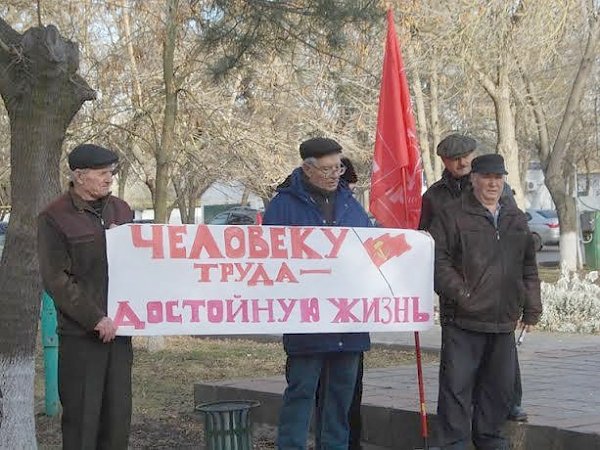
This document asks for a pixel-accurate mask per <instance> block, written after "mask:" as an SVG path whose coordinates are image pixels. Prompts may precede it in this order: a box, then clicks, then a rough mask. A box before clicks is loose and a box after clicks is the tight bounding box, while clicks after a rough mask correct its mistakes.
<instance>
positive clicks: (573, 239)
mask: <svg viewBox="0 0 600 450" xmlns="http://www.w3.org/2000/svg"><path fill="white" fill-rule="evenodd" d="M572 167H573V166H572V165H571V164H568V163H566V161H565V164H563V170H562V173H561V175H559V176H554V175H550V176H547V177H546V186H547V187H548V190H549V191H550V195H551V196H552V200H553V201H554V204H555V205H556V211H557V212H558V220H559V223H560V264H561V268H563V269H566V270H570V271H573V270H577V268H578V263H577V261H578V258H577V246H578V245H579V232H578V229H577V203H576V201H575V198H574V196H573V194H572V192H573V191H572V189H577V186H574V177H575V172H574V169H573V168H572ZM565 180H572V181H571V182H570V183H568V182H566V181H565Z"/></svg>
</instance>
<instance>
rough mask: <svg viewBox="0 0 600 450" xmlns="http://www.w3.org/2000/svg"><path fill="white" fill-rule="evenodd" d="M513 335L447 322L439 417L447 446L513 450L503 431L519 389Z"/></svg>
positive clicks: (441, 359)
mask: <svg viewBox="0 0 600 450" xmlns="http://www.w3.org/2000/svg"><path fill="white" fill-rule="evenodd" d="M515 353H516V349H515V338H514V333H513V332H511V333H479V332H475V331H468V330H463V329H461V328H458V327H456V326H454V325H444V326H442V351H441V355H440V389H439V395H438V418H439V421H440V425H441V430H440V431H441V435H442V448H444V449H452V450H454V449H456V450H459V449H460V450H462V449H466V448H467V446H468V442H469V441H470V440H471V439H472V440H473V443H474V444H475V448H477V450H503V449H508V443H507V441H506V440H505V439H504V438H503V437H502V435H501V428H502V425H503V424H504V423H505V422H506V419H507V417H508V413H509V410H510V408H511V406H512V404H513V398H514V392H515V370H516V368H515V362H516V357H515Z"/></svg>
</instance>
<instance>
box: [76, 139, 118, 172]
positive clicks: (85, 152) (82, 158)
mask: <svg viewBox="0 0 600 450" xmlns="http://www.w3.org/2000/svg"><path fill="white" fill-rule="evenodd" d="M118 161H119V157H118V156H117V154H116V153H115V152H113V151H111V150H109V149H107V148H104V147H100V146H99V145H95V144H81V145H78V146H77V147H75V148H74V149H73V151H71V153H69V168H70V169H71V170H75V169H100V168H102V167H106V166H110V165H111V164H115V163H116V162H118Z"/></svg>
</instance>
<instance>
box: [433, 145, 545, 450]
mask: <svg viewBox="0 0 600 450" xmlns="http://www.w3.org/2000/svg"><path fill="white" fill-rule="evenodd" d="M504 175H506V170H505V167H504V159H503V158H502V156H500V155H497V154H491V155H483V156H479V157H477V158H475V159H474V160H473V162H472V170H471V176H470V177H471V185H472V189H464V190H463V192H462V194H461V196H460V197H459V198H457V199H454V200H451V201H450V202H449V203H448V204H446V205H444V206H442V207H441V208H440V209H439V210H438V211H436V214H435V216H434V218H433V223H432V224H431V226H430V228H429V231H430V232H431V235H432V236H433V238H434V239H435V290H436V292H437V293H438V294H439V296H440V322H441V324H442V349H441V354H440V382H439V394H438V418H439V422H440V426H441V436H442V448H444V449H446V450H466V448H467V446H468V442H469V440H471V439H472V440H473V443H474V444H475V448H477V449H481V450H488V449H489V450H508V448H509V446H508V442H507V441H506V440H505V439H504V438H503V437H502V436H501V433H500V430H501V428H502V426H503V424H504V422H505V421H506V419H507V417H508V414H509V411H510V408H511V406H512V402H513V395H514V382H515V381H514V380H515V363H516V348H515V338H514V330H515V327H517V325H519V326H522V327H524V328H525V329H526V331H530V330H531V329H532V327H533V326H534V325H535V324H536V323H537V322H538V320H539V317H540V315H541V313H542V304H541V299H540V280H539V278H538V273H537V264H536V259H535V248H534V243H533V237H532V235H531V232H530V231H529V228H528V226H527V219H526V218H525V215H524V214H523V212H522V211H520V210H519V209H518V208H517V206H516V204H515V202H514V201H511V200H510V199H508V198H507V197H503V196H502V192H503V190H504V185H505V183H504Z"/></svg>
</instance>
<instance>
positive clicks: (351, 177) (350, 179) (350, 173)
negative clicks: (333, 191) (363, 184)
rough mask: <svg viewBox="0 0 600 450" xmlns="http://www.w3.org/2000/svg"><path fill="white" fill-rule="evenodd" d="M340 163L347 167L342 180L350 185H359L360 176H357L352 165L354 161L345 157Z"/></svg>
mask: <svg viewBox="0 0 600 450" xmlns="http://www.w3.org/2000/svg"><path fill="white" fill-rule="evenodd" d="M340 161H341V162H342V164H343V165H344V166H346V171H345V172H344V173H343V174H342V176H340V178H341V179H342V180H346V182H347V183H349V184H353V183H358V175H356V170H354V165H353V164H352V161H350V158H346V157H345V156H344V157H343V158H340Z"/></svg>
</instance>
